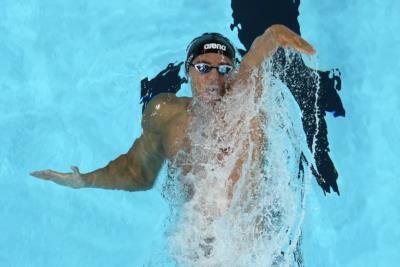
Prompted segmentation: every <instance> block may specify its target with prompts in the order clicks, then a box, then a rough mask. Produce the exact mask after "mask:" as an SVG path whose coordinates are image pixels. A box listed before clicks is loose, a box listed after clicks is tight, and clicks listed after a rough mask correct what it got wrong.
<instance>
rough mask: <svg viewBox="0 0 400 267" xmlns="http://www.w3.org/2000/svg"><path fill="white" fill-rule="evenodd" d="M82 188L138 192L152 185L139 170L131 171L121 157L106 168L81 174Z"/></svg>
mask: <svg viewBox="0 0 400 267" xmlns="http://www.w3.org/2000/svg"><path fill="white" fill-rule="evenodd" d="M82 179H83V181H84V187H91V188H103V189H120V190H127V191H140V190H147V189H150V188H151V185H152V183H151V182H150V181H149V180H150V179H147V178H146V177H144V175H143V174H142V172H141V171H140V170H133V168H129V166H127V164H126V156H125V155H121V156H119V157H118V158H117V159H115V160H113V161H111V162H110V163H109V164H108V165H107V166H105V167H103V168H99V169H97V170H95V171H92V172H89V173H85V174H82Z"/></svg>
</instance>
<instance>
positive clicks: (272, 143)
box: [164, 56, 313, 267]
mask: <svg viewBox="0 0 400 267" xmlns="http://www.w3.org/2000/svg"><path fill="white" fill-rule="evenodd" d="M289 58H290V56H289ZM270 66H271V62H270V61H268V62H265V64H264V65H263V69H262V70H261V71H260V72H259V73H263V75H262V78H261V81H260V86H259V87H258V88H259V89H261V91H258V90H257V82H256V73H255V72H254V73H253V76H252V82H251V83H250V85H247V86H246V87H241V86H238V87H236V88H233V89H232V93H231V94H229V95H227V96H225V97H223V99H222V100H221V101H220V102H217V103H216V105H215V106H214V108H213V109H212V108H209V107H208V106H204V105H202V104H201V103H197V104H196V108H195V109H194V111H193V114H194V116H193V120H192V125H191V127H190V129H191V130H190V132H189V135H190V138H191V141H192V146H191V151H190V153H185V152H181V153H179V154H178V155H177V157H176V159H175V161H174V162H171V164H170V166H171V168H170V171H169V179H168V180H167V182H166V185H165V187H164V195H165V196H166V197H167V199H168V200H169V201H170V203H171V211H172V213H171V214H172V215H171V224H170V225H169V228H168V231H167V239H168V246H169V252H170V254H171V255H172V257H173V258H174V259H175V261H176V264H177V265H178V266H207V267H208V266H294V265H296V257H298V256H299V251H298V247H297V245H298V242H299V240H300V235H301V225H302V221H303V217H304V206H305V205H304V203H305V193H306V191H307V185H308V180H309V178H310V173H309V172H308V169H307V168H305V173H304V176H301V177H300V178H299V165H300V158H301V155H302V154H303V155H304V156H305V158H306V159H307V161H308V162H309V163H312V162H313V160H312V157H311V155H310V152H309V150H308V148H307V144H306V138H305V135H304V132H303V127H302V124H301V112H300V110H299V108H298V106H297V104H296V103H295V101H294V99H293V97H292V95H291V93H290V92H289V90H288V88H286V87H285V85H283V84H282V83H281V82H280V81H278V80H277V79H275V78H274V75H272V73H271V72H270V71H269V70H270V69H271V68H270ZM238 160H242V168H237V162H238ZM183 165H190V166H192V168H191V170H190V171H189V172H188V173H185V172H184V171H182V169H181V168H180V167H181V166H183ZM234 170H239V171H240V172H239V173H238V177H239V179H238V181H237V183H236V184H235V186H234V190H233V192H229V181H228V177H230V175H231V174H232V172H233V171H234ZM231 193H233V194H232V197H230V196H231V195H230V194H231Z"/></svg>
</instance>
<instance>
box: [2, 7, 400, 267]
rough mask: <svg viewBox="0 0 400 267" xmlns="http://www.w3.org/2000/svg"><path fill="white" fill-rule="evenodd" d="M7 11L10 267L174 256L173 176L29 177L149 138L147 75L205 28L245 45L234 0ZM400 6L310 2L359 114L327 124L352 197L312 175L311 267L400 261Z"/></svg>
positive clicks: (104, 158)
mask: <svg viewBox="0 0 400 267" xmlns="http://www.w3.org/2000/svg"><path fill="white" fill-rule="evenodd" d="M0 3H1V7H2V8H1V9H0V32H1V34H0V60H1V62H2V64H0V109H1V110H0V114H1V115H0V125H1V131H0V142H1V143H0V145H1V150H0V192H1V193H0V219H1V220H0V229H2V231H1V232H2V234H1V235H0V245H1V249H0V266H55V265H57V266H143V265H145V264H146V263H148V262H149V259H150V258H154V257H155V256H154V253H158V251H159V253H162V247H163V242H164V241H163V236H162V229H163V223H164V220H165V218H166V217H167V213H168V212H167V204H166V203H165V201H164V200H163V198H162V197H161V194H160V192H161V184H162V179H160V180H159V181H157V184H156V186H155V188H154V189H153V190H151V191H147V192H136V193H129V192H122V191H106V190H95V189H80V190H73V189H68V188H64V187H60V186H57V185H55V184H53V183H46V182H44V181H40V180H37V179H34V178H32V177H31V176H29V175H28V174H29V172H31V171H33V170H40V169H47V168H51V169H55V170H59V171H65V172H67V171H69V166H70V165H77V166H79V167H80V169H81V171H82V172H88V171H91V170H93V169H96V168H99V167H102V166H104V165H105V164H106V163H108V161H109V160H111V159H114V158H115V157H117V156H118V155H120V154H122V153H125V152H126V151H127V150H128V149H129V147H130V146H131V144H132V143H133V141H134V139H135V138H136V137H138V136H139V134H140V132H141V129H140V119H141V106H140V105H139V96H140V80H141V79H142V78H144V77H145V76H149V77H153V76H154V75H156V74H157V73H158V72H159V71H160V66H161V67H164V66H165V65H166V64H167V63H168V62H172V61H175V60H176V61H181V60H183V58H184V56H185V48H186V45H187V43H188V42H189V41H190V40H191V39H192V38H193V37H194V36H197V35H199V34H201V33H203V32H205V31H216V32H221V33H223V34H225V35H226V36H228V37H229V38H231V40H232V41H233V42H234V43H235V44H237V45H239V40H238V38H237V34H236V32H232V31H230V29H229V28H228V25H229V24H230V23H231V22H232V17H231V9H230V1H226V0H221V1H218V3H217V2H216V1H211V0H205V1H184V0H178V1H161V0H153V1H122V0H121V1H113V2H112V3H111V2H109V1H94V0H91V1H75V2H74V3H72V2H66V1H48V0H43V1H37V0H35V1H34V0H32V1H10V0H2V1H1V2H0ZM399 8H400V4H399V3H398V2H397V1H394V0H386V1H385V2H382V1H381V2H378V1H377V0H374V1H369V3H368V4H366V3H365V1H361V0H357V1H352V3H351V5H350V4H349V3H348V2H346V1H341V2H338V3H333V2H332V1H328V0H323V1H316V0H314V1H302V3H301V5H300V17H299V22H300V26H301V33H302V36H303V37H304V38H305V39H306V40H309V41H310V42H311V43H312V44H313V45H314V47H315V48H316V49H317V51H318V59H319V68H320V69H323V70H327V69H331V68H339V69H340V70H341V73H342V82H343V89H342V91H340V96H341V98H342V101H343V104H344V106H345V108H346V117H345V118H333V116H331V115H330V114H328V115H327V117H326V119H327V123H328V131H329V140H330V149H331V152H330V155H331V157H332V159H333V161H334V162H335V165H336V168H337V169H338V172H339V175H340V176H339V180H338V184H339V187H340V190H341V195H340V197H338V196H336V195H334V194H329V195H327V196H324V194H323V192H322V191H321V189H320V188H319V187H318V185H317V184H316V182H315V181H312V185H311V187H312V190H311V192H310V193H309V194H308V204H307V208H306V213H305V225H304V231H303V250H304V260H305V263H306V266H396V265H397V262H399V261H400V256H399V254H398V253H397V250H398V245H397V242H398V240H399V238H400V230H399V228H398V223H400V216H399V210H400V204H399V203H400V201H399V197H398V194H397V192H399V191H400V183H399V182H398V181H397V179H398V177H399V175H400V168H399V167H398V164H396V162H397V158H398V155H399V153H398V151H399V145H398V143H397V142H396V141H397V139H396V137H397V136H398V135H399V134H400V123H399V119H398V117H397V107H398V106H399V105H400V94H399V92H398V88H399V86H400V82H399V80H398V79H397V78H396V74H397V73H398V72H399V71H400V66H399V63H398V58H400V52H399V50H398V49H397V47H398V46H399V44H400V36H399V35H398V34H397V31H398V30H399V29H400V21H399V20H398V18H397V16H398V14H397V13H398V12H397V11H398V10H399ZM179 94H180V95H183V94H186V95H187V94H189V90H188V87H187V86H186V87H184V88H183V89H182V90H181V91H180V92H179ZM396 156H397V157H396ZM162 173H165V169H164V170H163V171H162ZM162 177H163V175H161V176H160V178H162ZM160 258H162V257H161V256H160ZM159 266H170V265H169V263H166V261H165V262H162V263H159Z"/></svg>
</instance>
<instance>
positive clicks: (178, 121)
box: [162, 112, 190, 159]
mask: <svg viewBox="0 0 400 267" xmlns="http://www.w3.org/2000/svg"><path fill="white" fill-rule="evenodd" d="M189 124H190V117H189V115H188V114H187V113H186V112H185V113H182V114H179V115H177V116H176V117H175V118H173V119H172V120H171V122H170V123H168V126H167V127H166V129H164V134H163V140H162V145H163V149H164V153H165V154H166V156H167V158H168V159H172V158H173V157H174V156H175V155H176V154H177V153H178V152H179V151H186V152H188V150H189V149H190V138H189V136H188V127H189Z"/></svg>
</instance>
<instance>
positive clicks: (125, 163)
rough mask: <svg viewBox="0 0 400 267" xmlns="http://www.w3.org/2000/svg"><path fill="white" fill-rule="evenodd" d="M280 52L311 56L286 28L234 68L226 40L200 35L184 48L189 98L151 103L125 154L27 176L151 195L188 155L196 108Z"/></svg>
mask: <svg viewBox="0 0 400 267" xmlns="http://www.w3.org/2000/svg"><path fill="white" fill-rule="evenodd" d="M279 47H283V48H292V49H295V50H297V51H298V52H301V53H305V54H308V55H312V54H314V53H315V50H314V48H313V47H312V46H311V45H310V44H309V43H308V42H306V41H305V40H304V39H302V38H301V37H300V36H299V35H297V34H296V33H294V32H293V31H291V30H290V29H288V28H287V27H285V26H283V25H272V26H271V27H269V28H268V29H267V30H266V31H265V32H264V33H263V34H262V35H260V36H259V37H257V38H256V39H255V40H254V42H253V44H252V46H251V48H250V50H249V51H248V53H247V54H246V55H245V56H244V57H243V58H242V61H241V64H240V67H238V68H235V64H234V61H235V49H234V46H233V45H232V43H231V42H230V41H229V40H228V39H227V38H226V37H224V36H222V35H220V34H218V33H205V34H203V35H201V36H199V37H197V38H195V39H194V40H193V41H192V42H191V43H190V44H189V46H188V49H187V51H188V54H187V59H186V62H185V70H186V73H187V75H188V77H189V78H190V80H191V86H192V88H191V89H192V95H193V97H177V96H175V95H174V94H172V93H161V94H159V95H157V96H156V97H154V98H153V99H152V100H150V102H149V103H148V105H147V106H146V108H145V110H144V113H143V117H142V122H141V126H142V129H143V132H142V134H141V136H140V137H139V138H137V139H136V140H135V142H134V144H133V145H132V147H131V148H130V149H129V151H128V152H127V153H125V154H122V155H120V156H119V157H117V158H116V159H114V160H112V161H110V162H109V163H108V164H107V165H106V166H105V167H103V168H99V169H97V170H94V171H92V172H89V173H81V172H80V171H79V168H78V167H75V166H72V167H71V169H72V172H69V173H61V172H57V171H53V170H41V171H34V172H32V173H30V174H31V175H32V176H35V177H37V178H40V179H44V180H48V181H53V182H55V183H57V184H60V185H63V186H68V187H71V188H103V189H120V190H127V191H143V190H148V189H151V188H152V187H153V185H154V182H155V179H156V178H157V176H158V173H159V171H160V169H161V167H162V165H163V163H164V161H166V160H169V161H172V160H173V159H174V157H175V156H176V155H177V153H178V152H179V151H187V152H189V153H190V138H189V136H188V134H187V131H186V130H187V129H188V127H189V126H190V121H191V117H192V116H193V112H194V110H195V109H196V105H197V104H196V103H199V102H201V103H202V104H203V107H204V106H206V107H209V108H210V109H213V107H214V106H215V104H216V103H217V102H218V101H220V99H221V98H222V97H224V96H225V95H226V94H227V93H229V91H230V89H231V88H233V87H234V86H235V84H239V83H240V84H246V83H247V82H250V75H251V73H252V70H254V69H257V68H259V67H261V64H262V63H263V62H264V60H265V59H267V58H269V57H271V56H272V55H273V54H274V53H275V52H276V50H277V49H278V48H279ZM210 88H211V89H210ZM223 152H224V153H225V151H223ZM240 163H241V162H240V159H239V160H238V162H237V164H236V165H235V168H234V170H233V172H232V173H231V174H230V175H227V178H226V179H227V180H229V184H230V185H231V187H233V186H234V184H235V183H236V182H237V180H238V178H239V175H238V174H239V173H240V168H241V166H240V165H241V164H240ZM230 193H232V188H231V189H230Z"/></svg>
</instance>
